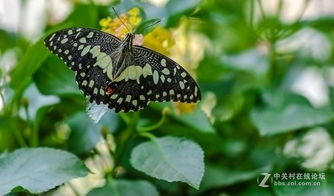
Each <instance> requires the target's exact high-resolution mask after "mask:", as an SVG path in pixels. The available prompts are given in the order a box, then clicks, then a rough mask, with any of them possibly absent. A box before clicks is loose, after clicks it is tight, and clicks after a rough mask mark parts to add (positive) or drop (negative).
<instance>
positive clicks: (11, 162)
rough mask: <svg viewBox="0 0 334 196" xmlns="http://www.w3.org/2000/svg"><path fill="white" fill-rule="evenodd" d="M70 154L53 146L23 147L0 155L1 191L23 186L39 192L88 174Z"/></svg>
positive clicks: (33, 191)
mask: <svg viewBox="0 0 334 196" xmlns="http://www.w3.org/2000/svg"><path fill="white" fill-rule="evenodd" d="M88 172H89V170H88V169H87V168H86V166H85V165H84V164H83V163H82V162H81V161H80V160H79V159H78V158H77V157H76V156H74V155H73V154H71V153H68V152H66V151H62V150H56V149H52V148H22V149H19V150H16V151H14V152H12V153H8V154H6V155H5V156H3V157H1V158H0V176H1V181H0V193H1V194H6V193H9V192H10V191H11V190H12V189H14V188H16V187H19V186H21V187H23V188H24V189H26V190H28V191H30V192H31V193H41V192H44V191H47V190H49V189H52V188H54V187H56V186H58V185H61V184H63V183H64V182H67V181H69V180H71V179H73V178H78V177H83V176H86V175H87V174H88Z"/></svg>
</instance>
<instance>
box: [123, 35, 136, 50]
mask: <svg viewBox="0 0 334 196" xmlns="http://www.w3.org/2000/svg"><path fill="white" fill-rule="evenodd" d="M134 36H135V35H134V34H133V33H128V34H127V35H126V37H125V39H124V40H123V41H122V44H121V46H122V47H123V48H124V49H131V48H132V42H133V38H134Z"/></svg>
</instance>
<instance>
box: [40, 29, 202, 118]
mask: <svg viewBox="0 0 334 196" xmlns="http://www.w3.org/2000/svg"><path fill="white" fill-rule="evenodd" d="M120 44H121V41H120V40H119V39H118V38H116V37H114V36H113V35H110V34H107V33H104V32H101V31H98V30H94V29H88V28H69V29H64V30H61V31H57V32H55V33H53V34H51V35H49V36H48V37H46V38H45V45H46V46H47V47H48V48H49V49H50V50H51V51H52V52H53V53H55V54H56V55H57V56H58V57H60V58H61V59H62V60H63V61H64V62H65V63H66V64H67V65H68V66H69V67H70V68H71V69H72V70H73V71H75V73H76V81H77V83H78V85H79V88H80V89H81V90H82V91H83V93H84V94H85V95H86V97H88V98H89V100H90V102H93V101H95V102H96V103H97V104H99V103H101V102H102V103H104V104H108V107H109V108H111V109H115V111H116V112H119V111H124V112H128V111H137V110H139V109H142V108H144V107H145V106H146V105H147V104H148V103H149V101H170V100H172V101H180V102H197V101H199V100H200V99H201V94H200V92H199V88H198V86H197V84H196V82H195V81H194V80H193V78H192V77H191V76H190V75H189V74H188V73H187V72H186V71H185V70H184V69H183V68H182V67H181V66H179V65H178V64H177V63H175V62H174V61H172V60H171V59H169V58H168V57H166V56H164V55H162V54H159V53H157V52H155V51H152V50H150V49H147V48H145V47H140V46H134V47H133V53H131V54H130V53H129V54H126V59H127V66H132V65H135V66H136V67H141V68H142V70H144V67H145V68H146V75H145V74H143V75H141V76H140V77H138V78H137V79H135V80H131V79H130V80H120V81H111V80H110V76H108V74H109V73H108V70H109V69H108V67H112V66H109V65H111V64H112V58H113V57H112V53H113V52H115V51H116V49H117V48H118V47H119V46H120ZM114 54H116V53H114ZM142 70H141V71H142ZM147 70H149V71H147ZM139 72H140V71H138V73H139ZM130 74H132V75H133V74H137V71H136V70H132V71H131V73H130ZM108 86H110V87H112V89H113V90H114V92H113V93H110V94H109V93H107V92H106V89H107V87H108Z"/></svg>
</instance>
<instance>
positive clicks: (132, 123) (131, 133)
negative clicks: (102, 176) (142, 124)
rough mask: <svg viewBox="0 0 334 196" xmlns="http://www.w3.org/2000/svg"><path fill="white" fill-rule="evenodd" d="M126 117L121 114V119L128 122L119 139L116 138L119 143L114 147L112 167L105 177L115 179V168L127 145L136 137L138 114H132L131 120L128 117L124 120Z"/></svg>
mask: <svg viewBox="0 0 334 196" xmlns="http://www.w3.org/2000/svg"><path fill="white" fill-rule="evenodd" d="M125 116H126V115H125V114H123V117H122V118H123V119H127V120H129V121H128V123H127V128H126V129H125V131H123V132H121V133H120V135H119V137H118V141H119V143H118V144H117V146H116V151H115V154H114V167H113V169H112V170H111V172H108V173H106V175H109V174H110V175H111V176H112V177H113V178H115V177H116V175H117V171H116V169H117V167H118V166H119V165H120V163H121V161H122V158H123V155H124V152H125V150H126V148H127V146H128V144H129V142H130V141H131V140H132V139H133V138H134V137H135V135H136V125H137V122H138V120H139V113H138V112H135V113H133V114H132V116H131V118H130V117H129V116H126V118H124V117H125Z"/></svg>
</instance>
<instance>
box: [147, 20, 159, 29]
mask: <svg viewBox="0 0 334 196" xmlns="http://www.w3.org/2000/svg"><path fill="white" fill-rule="evenodd" d="M160 22H161V20H160V19H157V20H156V21H155V22H154V23H152V24H150V25H148V26H146V27H144V29H148V28H150V27H153V26H155V25H157V24H159V23H160Z"/></svg>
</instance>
